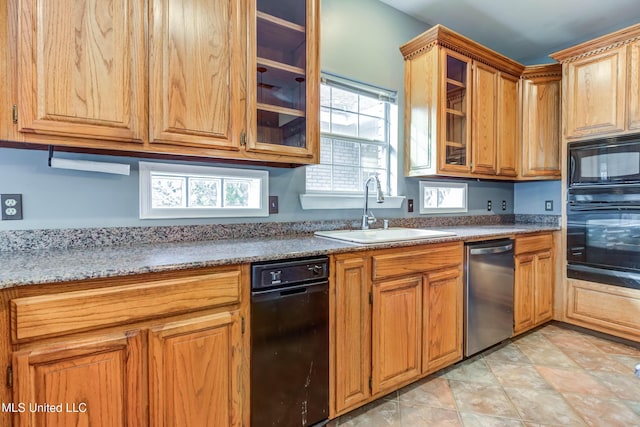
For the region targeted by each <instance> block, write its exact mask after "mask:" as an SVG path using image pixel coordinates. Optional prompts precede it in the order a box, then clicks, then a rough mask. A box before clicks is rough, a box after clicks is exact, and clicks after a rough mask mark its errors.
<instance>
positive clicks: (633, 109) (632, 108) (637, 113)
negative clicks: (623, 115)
mask: <svg viewBox="0 0 640 427" xmlns="http://www.w3.org/2000/svg"><path fill="white" fill-rule="evenodd" d="M628 49H629V56H628V58H629V90H628V91H627V93H628V94H629V98H628V102H629V106H628V108H627V116H628V119H627V128H628V129H630V130H637V129H640V40H639V41H636V42H634V43H631V44H630V45H629V47H628Z"/></svg>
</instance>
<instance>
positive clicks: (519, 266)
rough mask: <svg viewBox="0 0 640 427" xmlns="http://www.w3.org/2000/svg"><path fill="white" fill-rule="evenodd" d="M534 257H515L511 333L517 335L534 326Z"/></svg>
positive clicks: (528, 255) (529, 255)
mask: <svg viewBox="0 0 640 427" xmlns="http://www.w3.org/2000/svg"><path fill="white" fill-rule="evenodd" d="M535 277H536V276H535V256H534V255H532V254H526V255H517V256H516V257H515V280H514V290H513V318H514V321H513V333H514V334H519V333H521V332H524V331H526V330H528V329H531V328H532V327H533V325H534V323H533V322H534V315H533V301H534V297H535V294H534V292H535V291H534V286H535V280H536V279H535Z"/></svg>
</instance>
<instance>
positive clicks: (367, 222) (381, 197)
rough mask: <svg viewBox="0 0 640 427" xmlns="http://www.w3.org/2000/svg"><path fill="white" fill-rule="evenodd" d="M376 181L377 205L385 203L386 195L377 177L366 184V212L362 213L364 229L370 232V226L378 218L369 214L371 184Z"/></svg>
mask: <svg viewBox="0 0 640 427" xmlns="http://www.w3.org/2000/svg"><path fill="white" fill-rule="evenodd" d="M371 181H375V183H376V191H377V193H378V194H377V198H376V203H382V202H384V194H382V187H381V186H380V180H379V179H378V176H377V175H371V176H370V177H369V179H367V181H366V182H365V183H364V210H363V212H362V229H363V230H368V229H369V225H370V224H373V223H374V222H375V221H376V217H375V216H373V214H372V213H371V212H369V182H371Z"/></svg>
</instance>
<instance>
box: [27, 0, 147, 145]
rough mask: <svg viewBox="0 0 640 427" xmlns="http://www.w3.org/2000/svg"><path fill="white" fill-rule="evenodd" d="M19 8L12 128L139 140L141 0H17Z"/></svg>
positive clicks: (142, 131)
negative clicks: (14, 121)
mask: <svg viewBox="0 0 640 427" xmlns="http://www.w3.org/2000/svg"><path fill="white" fill-rule="evenodd" d="M19 13H20V16H19V22H20V31H19V34H18V64H17V65H18V76H19V78H18V90H19V100H20V101H19V129H20V131H22V132H35V133H42V134H48V135H62V136H71V137H88V138H99V139H103V140H120V141H128V142H142V141H143V140H144V139H145V138H146V126H147V120H146V107H145V106H146V90H145V86H146V85H145V75H146V65H145V64H146V63H145V58H146V55H145V50H144V49H145V33H144V31H145V20H144V10H143V5H142V3H141V2H139V1H123V2H118V3H114V4H110V3H107V2H102V1H98V0H82V1H75V0H61V1H56V2H48V1H43V0H24V1H20V2H19Z"/></svg>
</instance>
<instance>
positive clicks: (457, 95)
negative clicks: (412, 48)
mask: <svg viewBox="0 0 640 427" xmlns="http://www.w3.org/2000/svg"><path fill="white" fill-rule="evenodd" d="M440 67H441V69H440V75H441V76H442V77H441V85H442V89H441V90H442V106H441V108H442V110H441V115H440V116H441V121H440V122H439V123H438V126H439V127H440V129H441V131H440V135H439V138H438V151H439V154H438V168H439V169H440V170H442V171H446V172H463V173H468V172H469V164H470V160H471V159H470V158H469V157H470V155H471V154H470V152H469V147H470V143H471V89H470V88H471V60H470V59H469V58H467V57H465V56H462V55H460V54H458V53H455V52H453V51H449V50H447V49H442V50H441V52H440Z"/></svg>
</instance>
